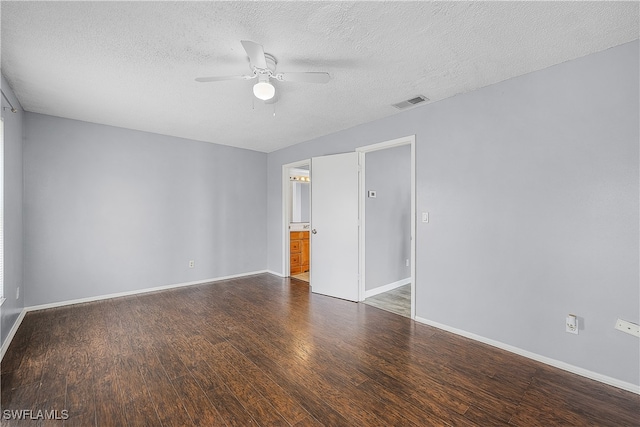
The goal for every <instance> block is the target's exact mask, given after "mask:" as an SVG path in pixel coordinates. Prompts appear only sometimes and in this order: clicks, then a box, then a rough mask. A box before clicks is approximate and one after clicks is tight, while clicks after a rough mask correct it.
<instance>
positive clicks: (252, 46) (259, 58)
mask: <svg viewBox="0 0 640 427" xmlns="http://www.w3.org/2000/svg"><path fill="white" fill-rule="evenodd" d="M240 43H242V47H244V50H245V51H246V52H247V55H248V56H249V61H251V65H253V66H254V67H257V68H262V69H265V68H267V59H266V58H265V56H264V49H263V48H262V45H259V44H258V43H255V42H252V41H249V40H241V41H240Z"/></svg>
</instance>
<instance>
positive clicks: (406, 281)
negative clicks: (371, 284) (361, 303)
mask: <svg viewBox="0 0 640 427" xmlns="http://www.w3.org/2000/svg"><path fill="white" fill-rule="evenodd" d="M409 283H411V277H407V278H406V279H402V280H398V281H397V282H393V283H389V284H386V285H382V286H378V287H377V288H373V289H369V290H368V291H364V297H365V298H371V297H372V296H375V295H378V294H382V293H385V292H389V291H392V290H394V289H396V288H399V287H400V286H404V285H408V284H409Z"/></svg>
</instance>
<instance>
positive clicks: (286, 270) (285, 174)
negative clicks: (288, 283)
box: [282, 159, 311, 285]
mask: <svg viewBox="0 0 640 427" xmlns="http://www.w3.org/2000/svg"><path fill="white" fill-rule="evenodd" d="M301 166H308V167H309V173H311V159H306V160H299V161H297V162H293V163H287V164H285V165H282V213H283V215H282V276H283V277H289V276H290V275H291V265H290V257H291V254H290V252H289V251H290V249H291V248H290V245H289V223H290V222H291V218H290V217H289V204H290V203H291V191H289V187H290V184H289V182H290V181H289V173H290V170H291V169H295V168H299V167H301ZM309 215H311V210H309ZM309 285H311V281H309Z"/></svg>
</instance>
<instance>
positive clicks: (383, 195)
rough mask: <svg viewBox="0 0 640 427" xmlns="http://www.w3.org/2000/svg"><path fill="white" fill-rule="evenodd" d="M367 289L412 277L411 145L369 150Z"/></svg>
mask: <svg viewBox="0 0 640 427" xmlns="http://www.w3.org/2000/svg"><path fill="white" fill-rule="evenodd" d="M365 187H366V190H367V191H368V190H375V191H376V197H375V198H369V197H367V198H366V199H365V213H366V216H365V221H366V227H365V230H366V247H365V257H366V261H365V289H366V290H367V291H368V290H371V289H375V288H378V287H380V286H384V285H388V284H390V283H394V282H398V281H400V280H403V279H407V278H409V277H411V267H407V265H406V263H405V261H406V260H407V259H410V258H411V147H410V146H408V145H403V146H400V147H394V148H387V149H385V150H379V151H372V152H369V153H366V154H365Z"/></svg>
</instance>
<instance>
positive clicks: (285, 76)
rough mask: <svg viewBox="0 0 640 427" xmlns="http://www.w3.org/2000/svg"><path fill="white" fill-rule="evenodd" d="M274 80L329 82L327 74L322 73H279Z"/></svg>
mask: <svg viewBox="0 0 640 427" xmlns="http://www.w3.org/2000/svg"><path fill="white" fill-rule="evenodd" d="M276 78H277V79H278V80H280V81H283V82H302V83H327V82H329V80H331V76H330V75H329V73H323V72H315V71H309V72H299V73H279V74H278V75H277V76H276Z"/></svg>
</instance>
